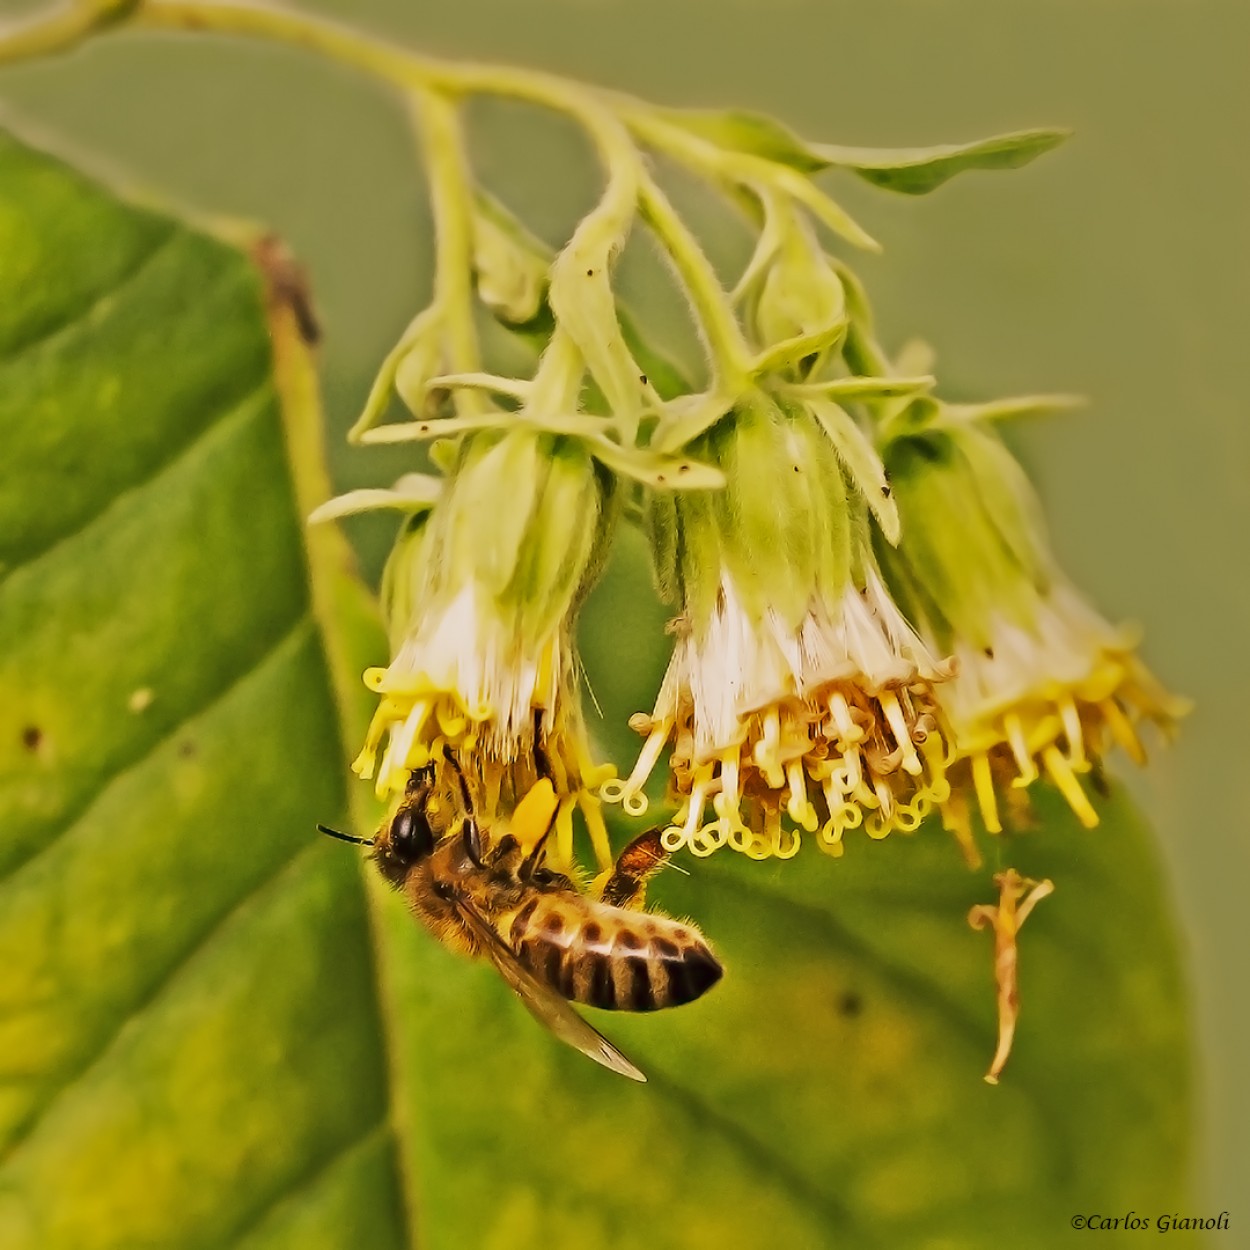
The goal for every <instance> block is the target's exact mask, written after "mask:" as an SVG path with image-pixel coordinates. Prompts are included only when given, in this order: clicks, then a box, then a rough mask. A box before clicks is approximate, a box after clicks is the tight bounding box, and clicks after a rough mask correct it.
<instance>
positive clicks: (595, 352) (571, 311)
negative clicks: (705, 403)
mask: <svg viewBox="0 0 1250 1250" xmlns="http://www.w3.org/2000/svg"><path fill="white" fill-rule="evenodd" d="M633 211H634V204H633V201H630V203H629V205H628V212H625V211H624V209H623V208H620V209H617V208H616V207H615V206H612V207H607V206H605V204H604V203H601V204H600V206H599V208H598V209H596V210H595V211H594V212H592V213H591V214H590V215H589V216H587V217H584V218H583V219H582V222H581V224H580V225H579V226H578V227H577V229H576V230H575V231H574V232H573V237H572V238H571V239H570V240H569V242H568V245H567V246H566V247H565V248H564V250H563V251H562V252H561V253H560V254H559V256H557V257H556V259H555V262H554V263H553V264H552V266H551V281H550V285H549V287H548V293H547V298H548V301H549V302H550V305H551V311H552V313H553V315H554V316H555V319H556V321H557V322H559V324H560V326H561V328H562V329H563V330H564V332H565V333H567V334H568V336H569V338H570V339H571V340H572V341H573V343H575V344H576V346H577V350H578V351H579V352H580V353H581V356H582V359H583V360H584V361H585V362H586V368H587V369H588V370H589V372H590V375H591V377H592V378H593V379H594V381H595V383H596V385H597V386H598V387H599V389H600V391H602V393H603V396H604V399H605V400H606V401H607V405H608V409H609V411H610V412H611V413H613V414H614V415H616V416H619V417H623V416H628V415H630V414H633V413H636V412H638V410H639V409H640V408H643V407H646V406H649V405H650V403H651V402H652V400H653V398H654V396H655V392H654V391H653V390H652V389H651V386H650V384H649V382H646V381H644V380H643V379H644V378H645V377H646V376H647V375H646V374H645V373H644V371H643V370H642V368H641V367H640V366H639V364H638V362H637V361H636V360H635V359H634V358H633V356H632V354H631V353H630V350H629V347H628V345H627V344H626V342H625V336H624V334H623V333H622V332H621V325H620V321H619V319H618V317H617V309H616V296H615V294H614V293H613V290H612V280H611V279H612V266H613V265H614V263H615V260H616V254H617V253H618V252H619V251H620V249H621V247H623V246H624V243H625V240H626V238H627V237H628V234H629V227H630V224H631V222H632V220H633Z"/></svg>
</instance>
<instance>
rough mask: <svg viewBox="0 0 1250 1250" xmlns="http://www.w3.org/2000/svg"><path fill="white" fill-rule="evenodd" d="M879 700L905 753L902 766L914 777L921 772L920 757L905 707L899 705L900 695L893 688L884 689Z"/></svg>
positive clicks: (897, 744) (900, 748) (896, 741)
mask: <svg viewBox="0 0 1250 1250" xmlns="http://www.w3.org/2000/svg"><path fill="white" fill-rule="evenodd" d="M877 702H878V703H880V704H881V710H882V711H883V712H884V713H885V719H886V721H887V722H888V723H889V726H890V731H891V733H893V734H894V742H895V745H896V746H897V747H898V749H899V750H900V751H901V752H902V753H903V755H902V760H901V763H902V767H903V771H904V772H905V773H910V774H911V775H912V776H913V777H914V776H916V775H917V774H919V773H920V772H921V768H922V766H921V763H920V757H919V756H918V755H917V754H916V747H915V744H914V743H913V742H912V740H911V731H910V730H909V729H908V728H907V717H906V716H904V715H903V709H902V708H901V707H900V706H899V702H898V695H896V694H895V693H894V691H893V690H883V691H882V692H881V693H880V694H879V695H878V696H877Z"/></svg>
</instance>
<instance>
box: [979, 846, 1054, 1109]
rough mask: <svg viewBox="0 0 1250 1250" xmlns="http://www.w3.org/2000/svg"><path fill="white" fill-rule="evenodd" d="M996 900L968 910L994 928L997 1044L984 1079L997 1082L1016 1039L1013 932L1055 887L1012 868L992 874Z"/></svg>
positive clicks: (1017, 992)
mask: <svg viewBox="0 0 1250 1250" xmlns="http://www.w3.org/2000/svg"><path fill="white" fill-rule="evenodd" d="M994 884H995V885H996V886H998V891H999V894H998V904H997V906H995V905H994V904H990V903H979V904H977V906H975V907H973V908H972V910H971V911H969V913H968V923H969V924H970V925H971V926H972V927H973V928H974V929H984V928H986V927H987V926H988V927H990V928H992V929H993V930H994V980H995V983H996V985H997V987H998V1047H997V1049H996V1050H995V1052H994V1058H993V1060H992V1061H991V1062H990V1067H989V1071H988V1072H986V1074H985V1080H986V1082H987V1083H988V1084H990V1085H997V1084H998V1078H999V1077H1000V1076H1001V1075H1002V1071H1003V1068H1004V1067H1005V1066H1006V1063H1007V1059H1008V1057H1009V1056H1010V1054H1011V1046H1012V1042H1013V1041H1014V1040H1015V1034H1016V1023H1017V1021H1018V1020H1019V1018H1020V985H1019V952H1018V949H1017V944H1016V936H1017V934H1018V933H1019V931H1020V926H1021V925H1022V924H1024V922H1025V920H1026V919H1027V917H1028V914H1029V912H1031V911H1032V910H1033V908H1034V907H1035V906H1036V905H1037V904H1038V903H1039V902H1040V901H1041V900H1042V899H1044V898H1045V897H1046V896H1047V895H1048V894H1050V893H1052V892H1053V890H1054V888H1055V887H1054V884H1053V882H1050V881H1030V880H1029V879H1028V878H1027V877H1022V876H1020V874H1019V873H1018V872H1016V870H1015V869H1014V868H1008V869H1007V871H1006V872H1000V873H998V874H996V875H995V877H994Z"/></svg>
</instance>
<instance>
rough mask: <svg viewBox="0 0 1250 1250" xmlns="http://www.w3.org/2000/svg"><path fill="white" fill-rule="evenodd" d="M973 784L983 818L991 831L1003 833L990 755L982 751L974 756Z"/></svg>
mask: <svg viewBox="0 0 1250 1250" xmlns="http://www.w3.org/2000/svg"><path fill="white" fill-rule="evenodd" d="M972 784H973V786H974V787H975V788H976V792H977V806H978V807H980V809H981V819H982V820H983V821H984V822H985V827H986V829H988V830H989V831H990V833H1002V831H1003V826H1002V824H1001V823H1000V822H999V819H998V799H997V798H996V797H995V794H994V777H993V775H992V774H991V772H990V757H989V756H988V755H986V754H985V753H984V752H982V753H981V754H979V755H974V756H973V757H972Z"/></svg>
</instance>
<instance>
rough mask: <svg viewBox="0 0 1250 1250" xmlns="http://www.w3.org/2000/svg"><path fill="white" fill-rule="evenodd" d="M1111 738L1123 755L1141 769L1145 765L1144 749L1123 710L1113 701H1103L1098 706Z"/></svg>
mask: <svg viewBox="0 0 1250 1250" xmlns="http://www.w3.org/2000/svg"><path fill="white" fill-rule="evenodd" d="M1098 708H1099V711H1101V712H1102V716H1103V720H1104V721H1105V722H1106V726H1107V728H1108V729H1109V730H1111V736H1112V737H1113V738H1114V739H1115V740H1116V741H1117V742H1118V743H1119V744H1120V746H1121V747H1123V748H1124V753H1125V754H1126V755H1127V756H1128V757H1129V759H1131V760H1132V761H1133V763H1134V764H1136V765H1138V767H1141V766H1142V765H1144V764H1145V763H1146V748H1145V747H1143V746H1142V743H1141V739H1140V738H1139V737H1138V736H1137V731H1136V730H1135V729H1134V728H1133V723H1132V721H1130V720H1129V718H1128V717H1127V716H1125V715H1124V709H1123V708H1122V707H1121V706H1120V705H1119V703H1117V702H1116V700H1115V699H1104V700H1103V701H1102V702H1101V703H1100V704H1099V705H1098Z"/></svg>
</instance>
